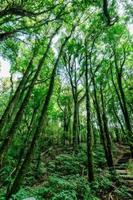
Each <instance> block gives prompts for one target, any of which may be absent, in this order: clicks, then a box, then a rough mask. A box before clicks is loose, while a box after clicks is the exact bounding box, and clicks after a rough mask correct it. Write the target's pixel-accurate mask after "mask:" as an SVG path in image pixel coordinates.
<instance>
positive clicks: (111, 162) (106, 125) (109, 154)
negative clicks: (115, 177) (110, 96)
mask: <svg viewBox="0 0 133 200" xmlns="http://www.w3.org/2000/svg"><path fill="white" fill-rule="evenodd" d="M101 102H102V111H103V113H102V120H103V128H104V132H105V136H106V142H107V151H108V163H109V166H110V167H111V169H110V170H114V163H113V156H112V152H111V138H110V135H109V129H108V121H107V117H106V111H105V105H104V104H105V103H104V99H103V91H102V87H101Z"/></svg>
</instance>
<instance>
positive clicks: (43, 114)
mask: <svg viewBox="0 0 133 200" xmlns="http://www.w3.org/2000/svg"><path fill="white" fill-rule="evenodd" d="M73 28H74V27H73ZM73 30H74V29H72V31H71V33H70V35H69V36H68V37H66V39H65V41H64V42H63V44H62V46H61V49H60V52H59V55H58V58H57V60H56V63H55V65H54V68H53V71H52V74H51V79H50V84H49V89H48V92H47V95H46V98H45V99H44V104H43V107H42V111H41V115H40V117H39V120H38V124H37V127H36V129H35V132H34V136H33V138H32V141H31V144H30V146H29V149H28V151H27V153H26V156H25V159H24V161H23V163H22V165H21V168H20V170H19V172H18V174H17V175H16V177H15V179H14V181H13V184H12V186H11V188H10V190H9V191H7V194H6V199H7V200H8V199H10V197H11V195H12V194H14V193H16V192H17V191H18V189H19V186H20V183H21V181H22V179H23V175H24V173H25V171H26V170H27V167H28V164H29V162H30V160H31V157H32V154H33V152H34V149H35V144H36V141H37V139H38V137H39V135H40V134H41V132H42V130H43V127H44V122H45V118H46V113H47V109H48V105H49V102H50V98H51V96H52V93H53V88H54V80H55V75H56V69H57V66H58V63H59V60H60V57H61V55H62V51H63V49H64V47H65V45H66V43H67V41H68V40H69V38H70V37H71V34H72V32H73Z"/></svg>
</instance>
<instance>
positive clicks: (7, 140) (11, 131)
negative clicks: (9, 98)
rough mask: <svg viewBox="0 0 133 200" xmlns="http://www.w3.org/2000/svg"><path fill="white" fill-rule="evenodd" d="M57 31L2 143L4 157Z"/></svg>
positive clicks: (1, 150)
mask: <svg viewBox="0 0 133 200" xmlns="http://www.w3.org/2000/svg"><path fill="white" fill-rule="evenodd" d="M57 31H58V29H57V30H56V31H55V33H54V34H53V35H52V36H51V38H50V41H49V44H48V46H47V48H46V51H45V53H44V55H43V57H42V58H41V59H40V61H39V64H38V68H37V71H36V73H35V75H34V77H33V79H32V82H31V84H30V86H29V88H28V91H27V93H26V95H25V97H24V100H23V102H22V104H21V106H20V108H19V110H18V112H17V114H16V117H15V119H14V122H13V124H12V126H11V128H10V129H9V130H8V132H7V136H6V138H5V139H4V141H3V143H2V144H1V147H0V154H1V156H2V157H3V153H6V152H7V150H8V146H9V144H10V143H11V141H12V138H13V136H14V134H15V132H16V130H17V127H18V126H19V124H20V123H21V120H22V117H23V111H24V109H25V107H26V106H27V104H28V102H29V99H30V96H31V94H32V89H33V87H34V84H35V82H36V80H37V77H38V75H39V73H40V71H41V69H42V66H43V64H44V62H45V59H46V56H47V54H48V52H49V49H50V46H51V42H52V39H53V37H54V36H55V34H56V33H57Z"/></svg>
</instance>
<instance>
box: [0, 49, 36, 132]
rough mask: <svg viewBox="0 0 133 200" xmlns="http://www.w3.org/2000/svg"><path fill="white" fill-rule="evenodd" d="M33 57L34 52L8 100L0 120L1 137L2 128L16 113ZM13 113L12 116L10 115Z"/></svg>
mask: <svg viewBox="0 0 133 200" xmlns="http://www.w3.org/2000/svg"><path fill="white" fill-rule="evenodd" d="M34 56H35V51H34V53H33V56H32V57H31V60H30V62H29V64H28V67H27V69H26V71H25V73H24V75H23V78H22V80H21V81H20V83H19V85H18V87H17V89H16V91H15V93H14V95H13V96H12V98H11V99H10V101H9V103H8V105H7V107H6V109H5V111H4V113H3V115H2V117H1V119H0V135H2V133H3V132H4V130H5V129H4V128H5V127H6V126H7V125H8V126H9V120H10V121H12V120H13V119H12V118H13V114H14V112H15V111H16V109H17V107H18V103H19V102H20V96H22V94H23V93H24V89H25V86H26V83H27V80H28V77H29V73H30V70H31V68H32V63H33V59H34ZM12 111H13V114H12Z"/></svg>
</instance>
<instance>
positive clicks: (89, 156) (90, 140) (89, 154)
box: [85, 46, 94, 182]
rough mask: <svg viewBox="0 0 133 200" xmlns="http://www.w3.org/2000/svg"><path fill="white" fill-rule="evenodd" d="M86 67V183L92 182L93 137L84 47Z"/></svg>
mask: <svg viewBox="0 0 133 200" xmlns="http://www.w3.org/2000/svg"><path fill="white" fill-rule="evenodd" d="M85 62H86V66H85V83H86V86H85V89H86V112H87V159H88V165H87V166H88V181H89V182H92V181H94V169H93V137H92V131H91V119H90V112H91V111H90V95H89V83H88V79H89V78H88V55H87V46H86V61H85Z"/></svg>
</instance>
